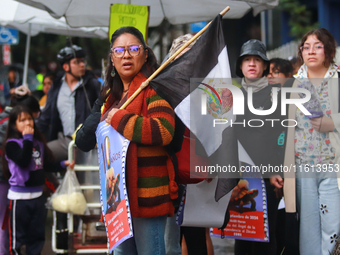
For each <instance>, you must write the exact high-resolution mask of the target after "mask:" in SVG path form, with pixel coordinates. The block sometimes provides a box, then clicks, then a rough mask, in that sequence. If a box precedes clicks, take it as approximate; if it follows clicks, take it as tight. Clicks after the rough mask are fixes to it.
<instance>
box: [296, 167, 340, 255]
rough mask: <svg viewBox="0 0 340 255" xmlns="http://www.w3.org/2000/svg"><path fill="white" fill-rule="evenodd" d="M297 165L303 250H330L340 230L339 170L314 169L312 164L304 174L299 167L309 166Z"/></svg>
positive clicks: (327, 252) (322, 252) (304, 254)
mask: <svg viewBox="0 0 340 255" xmlns="http://www.w3.org/2000/svg"><path fill="white" fill-rule="evenodd" d="M328 168H329V166H328ZM296 169H297V177H298V178H297V180H296V191H297V202H298V203H297V206H298V210H299V212H300V254H301V255H310V254H331V253H332V250H333V248H334V245H335V243H336V241H335V239H336V238H337V237H338V236H339V234H340V217H339V212H340V191H339V189H338V183H337V178H336V173H334V172H333V174H325V173H322V172H320V173H311V168H307V169H308V170H309V172H308V173H307V174H306V175H305V176H304V177H303V173H300V169H301V171H304V170H305V169H306V168H305V167H304V166H303V165H297V168H296ZM314 170H316V169H314Z"/></svg>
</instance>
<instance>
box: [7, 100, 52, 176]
mask: <svg viewBox="0 0 340 255" xmlns="http://www.w3.org/2000/svg"><path fill="white" fill-rule="evenodd" d="M21 113H28V114H29V115H31V117H32V119H33V116H32V111H31V110H30V109H29V108H28V107H27V106H24V105H17V106H15V107H13V109H12V110H11V111H10V113H9V116H8V125H7V131H6V135H5V139H4V141H5V142H4V144H3V152H4V153H3V154H2V169H3V172H4V176H5V177H6V178H7V179H9V177H10V175H11V174H10V171H9V169H8V161H7V159H6V157H5V155H6V153H5V152H6V142H7V140H8V139H12V138H14V139H20V138H22V133H21V132H19V131H18V130H17V128H16V121H17V119H18V117H19V116H20V114H21ZM33 123H34V134H33V137H34V138H35V139H37V140H38V141H40V142H42V143H43V145H44V160H45V159H47V160H49V161H52V160H54V157H53V153H52V151H51V150H50V149H49V148H48V147H47V144H46V141H45V138H44V136H43V135H42V133H40V131H39V130H38V128H37V127H36V125H35V122H34V121H33Z"/></svg>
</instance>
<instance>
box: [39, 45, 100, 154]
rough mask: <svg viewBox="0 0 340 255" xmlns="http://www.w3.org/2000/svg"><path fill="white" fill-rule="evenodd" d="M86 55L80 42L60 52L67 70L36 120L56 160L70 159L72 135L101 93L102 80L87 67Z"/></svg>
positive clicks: (55, 82) (57, 81)
mask: <svg viewBox="0 0 340 255" xmlns="http://www.w3.org/2000/svg"><path fill="white" fill-rule="evenodd" d="M85 56H86V54H85V51H84V50H83V49H82V48H81V47H79V46H77V45H72V46H66V47H65V48H63V49H61V50H60V51H59V53H58V55H57V57H58V60H59V62H60V64H61V66H62V67H63V70H64V71H65V73H64V75H63V76H59V77H58V78H57V79H56V80H55V81H54V82H53V85H52V87H51V88H50V90H49V92H48V95H47V102H46V106H45V108H44V109H43V111H42V113H41V116H40V118H39V120H38V123H37V127H38V128H39V130H40V131H41V132H43V133H44V134H45V135H46V138H47V140H48V141H49V143H48V147H49V148H50V149H51V150H52V151H53V153H54V156H55V158H56V160H65V159H67V150H68V144H69V142H70V141H71V136H72V134H73V133H74V131H75V130H76V128H77V127H78V126H79V125H80V124H82V123H83V122H84V121H85V119H86V117H87V116H88V115H89V114H90V112H91V109H92V106H93V104H94V102H95V101H96V100H97V98H98V96H99V93H100V89H101V85H100V83H99V81H98V80H97V79H96V78H95V76H94V75H93V73H92V72H90V71H87V70H85Z"/></svg>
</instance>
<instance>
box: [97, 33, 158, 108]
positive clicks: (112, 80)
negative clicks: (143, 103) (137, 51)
mask: <svg viewBox="0 0 340 255" xmlns="http://www.w3.org/2000/svg"><path fill="white" fill-rule="evenodd" d="M123 34H131V35H133V36H135V37H136V38H137V39H138V40H139V41H140V44H141V45H142V46H143V49H144V50H147V51H148V58H147V61H146V62H145V63H144V65H143V66H142V68H141V72H142V73H143V74H144V75H145V77H147V78H148V77H150V75H151V74H152V73H154V72H155V71H156V70H157V68H158V67H159V65H158V63H157V59H156V57H155V55H154V53H153V51H152V50H151V48H149V47H148V46H147V45H146V43H145V41H144V38H143V34H142V33H141V32H140V31H139V30H138V29H137V28H134V27H121V28H119V29H117V30H116V31H115V32H114V33H113V35H112V37H111V43H110V53H109V57H108V63H109V65H108V67H107V69H106V74H105V83H104V88H103V90H102V97H103V98H104V102H105V100H106V99H107V97H108V96H109V94H111V95H112V96H111V97H109V102H108V104H109V105H112V104H113V102H114V101H115V100H116V99H120V98H121V96H122V94H123V90H124V86H123V82H122V80H121V78H120V76H119V74H118V73H117V72H116V75H115V76H114V77H112V76H111V72H112V70H113V66H112V61H111V48H112V45H113V44H114V42H115V41H116V39H117V38H118V37H119V36H121V35H123ZM108 91H110V92H111V93H107V92H108Z"/></svg>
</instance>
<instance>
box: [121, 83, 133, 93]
mask: <svg viewBox="0 0 340 255" xmlns="http://www.w3.org/2000/svg"><path fill="white" fill-rule="evenodd" d="M130 84H131V82H130V83H129V86H128V88H127V89H126V90H123V92H124V93H126V92H128V91H129V89H130Z"/></svg>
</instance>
